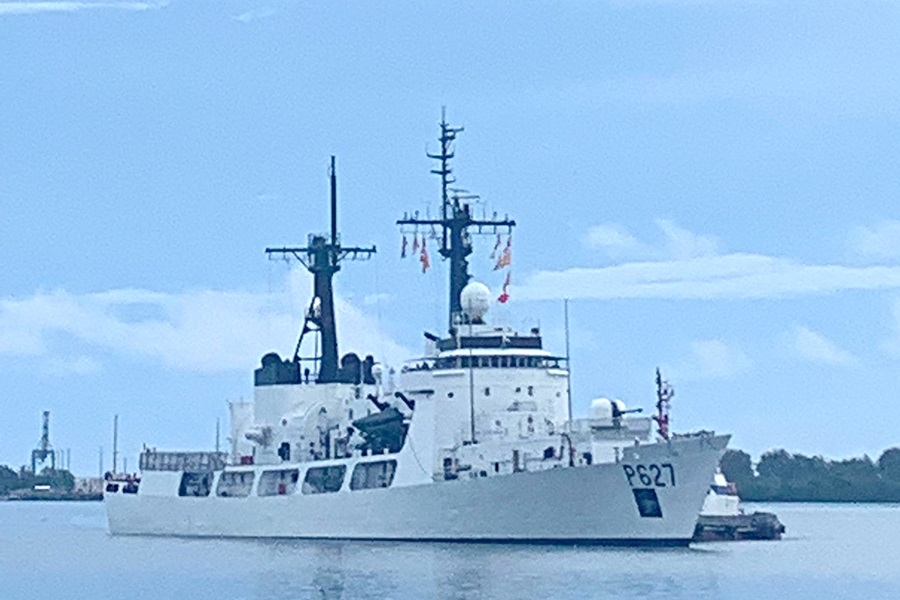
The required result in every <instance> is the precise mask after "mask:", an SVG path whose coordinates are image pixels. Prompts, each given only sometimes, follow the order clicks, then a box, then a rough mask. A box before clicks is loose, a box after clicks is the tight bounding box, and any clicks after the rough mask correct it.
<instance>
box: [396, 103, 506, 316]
mask: <svg viewBox="0 0 900 600" xmlns="http://www.w3.org/2000/svg"><path fill="white" fill-rule="evenodd" d="M440 127H441V136H440V138H438V139H439V141H440V143H441V151H440V153H439V154H430V153H426V154H427V156H428V158H431V159H434V160H437V161H439V166H438V167H437V168H435V169H432V170H431V172H432V173H434V174H435V175H439V176H440V178H441V218H440V219H431V218H425V219H421V218H419V213H418V211H416V212H414V213H412V215H410V214H409V213H405V214H404V215H403V218H402V219H400V220H398V221H397V225H399V226H400V227H401V231H402V230H403V227H404V226H407V227H408V226H412V227H414V228H418V227H419V226H420V225H422V226H426V225H429V226H432V227H434V226H435V225H439V226H440V227H441V247H440V248H439V251H440V253H441V256H443V257H444V258H445V259H449V260H450V290H449V292H450V303H449V327H450V331H451V332H452V331H453V329H454V327H455V326H456V325H457V324H459V323H464V322H465V315H464V313H463V311H462V305H461V302H460V293H461V292H462V289H463V288H464V287H465V286H466V284H467V283H469V279H470V278H471V275H469V261H468V256H469V255H470V254H472V241H471V238H470V235H469V228H475V231H474V233H477V234H496V233H498V232H499V231H501V230H503V229H505V230H506V231H507V232H512V228H513V227H515V225H516V222H515V221H513V220H511V219H510V218H509V217H508V216H507V217H504V218H503V219H498V218H496V215H495V216H494V217H493V218H491V219H486V218H485V219H476V218H473V216H472V210H471V204H470V201H472V200H477V199H478V198H479V197H478V196H476V195H473V194H469V193H468V190H461V189H455V188H452V187H450V186H452V185H453V184H454V183H455V182H456V178H455V177H454V176H453V169H452V168H451V167H450V160H451V159H452V158H453V156H454V152H453V142H454V141H455V140H456V137H457V135H458V134H460V133H462V132H463V131H464V128H463V127H451V126H450V124H449V123H447V117H446V108H443V109H442V110H441V123H440Z"/></svg>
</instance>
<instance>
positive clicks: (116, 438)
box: [113, 415, 119, 474]
mask: <svg viewBox="0 0 900 600" xmlns="http://www.w3.org/2000/svg"><path fill="white" fill-rule="evenodd" d="M118 472H119V415H115V416H113V474H115V473H118Z"/></svg>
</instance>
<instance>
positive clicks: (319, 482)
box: [178, 460, 397, 498]
mask: <svg viewBox="0 0 900 600" xmlns="http://www.w3.org/2000/svg"><path fill="white" fill-rule="evenodd" d="M396 469H397V461H396V460H383V461H376V462H366V463H359V464H357V465H356V466H355V467H354V468H353V475H352V476H351V477H350V489H351V490H368V489H373V488H386V487H389V486H390V485H391V483H392V482H393V480H394V471H396ZM346 473H347V466H346V465H331V466H327V467H311V468H309V469H307V471H306V475H305V476H304V477H303V482H302V483H301V484H300V493H302V494H330V493H334V492H337V491H338V490H340V489H341V487H342V486H343V485H344V477H345V475H346ZM213 476H214V473H213V472H211V471H205V472H192V473H190V472H189V473H184V474H183V475H182V476H181V485H180V486H179V487H178V495H179V496H209V495H210V493H211V492H212V485H213ZM255 477H256V474H255V473H254V472H252V471H223V472H222V474H221V475H220V476H219V481H218V484H217V485H216V495H217V496H219V497H222V498H245V497H247V496H249V495H250V494H251V492H252V491H253V482H254V479H255ZM299 480H300V470H299V469H276V470H272V471H263V473H262V475H260V476H259V485H258V487H257V490H256V494H257V495H258V496H287V495H291V494H294V493H296V491H297V483H298V482H299Z"/></svg>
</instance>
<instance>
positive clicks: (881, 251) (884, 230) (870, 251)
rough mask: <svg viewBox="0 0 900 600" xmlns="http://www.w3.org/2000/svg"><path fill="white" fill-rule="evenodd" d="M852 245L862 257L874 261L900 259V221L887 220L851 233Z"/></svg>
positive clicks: (856, 229) (857, 228)
mask: <svg viewBox="0 0 900 600" xmlns="http://www.w3.org/2000/svg"><path fill="white" fill-rule="evenodd" d="M850 245H851V248H852V249H853V251H854V252H855V253H856V254H859V255H860V256H863V257H865V258H872V259H896V258H900V221H894V220H886V221H882V222H881V223H878V224H877V225H873V226H870V227H864V226H863V227H856V228H854V229H853V230H852V231H851V232H850Z"/></svg>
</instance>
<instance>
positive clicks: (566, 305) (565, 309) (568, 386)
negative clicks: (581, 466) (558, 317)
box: [563, 298, 572, 423]
mask: <svg viewBox="0 0 900 600" xmlns="http://www.w3.org/2000/svg"><path fill="white" fill-rule="evenodd" d="M563 312H564V313H565V315H564V316H565V324H566V401H567V403H568V404H567V406H568V410H569V418H568V419H567V420H568V421H569V422H570V423H571V422H572V364H571V363H570V362H569V299H568V298H565V299H564V300H563Z"/></svg>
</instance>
